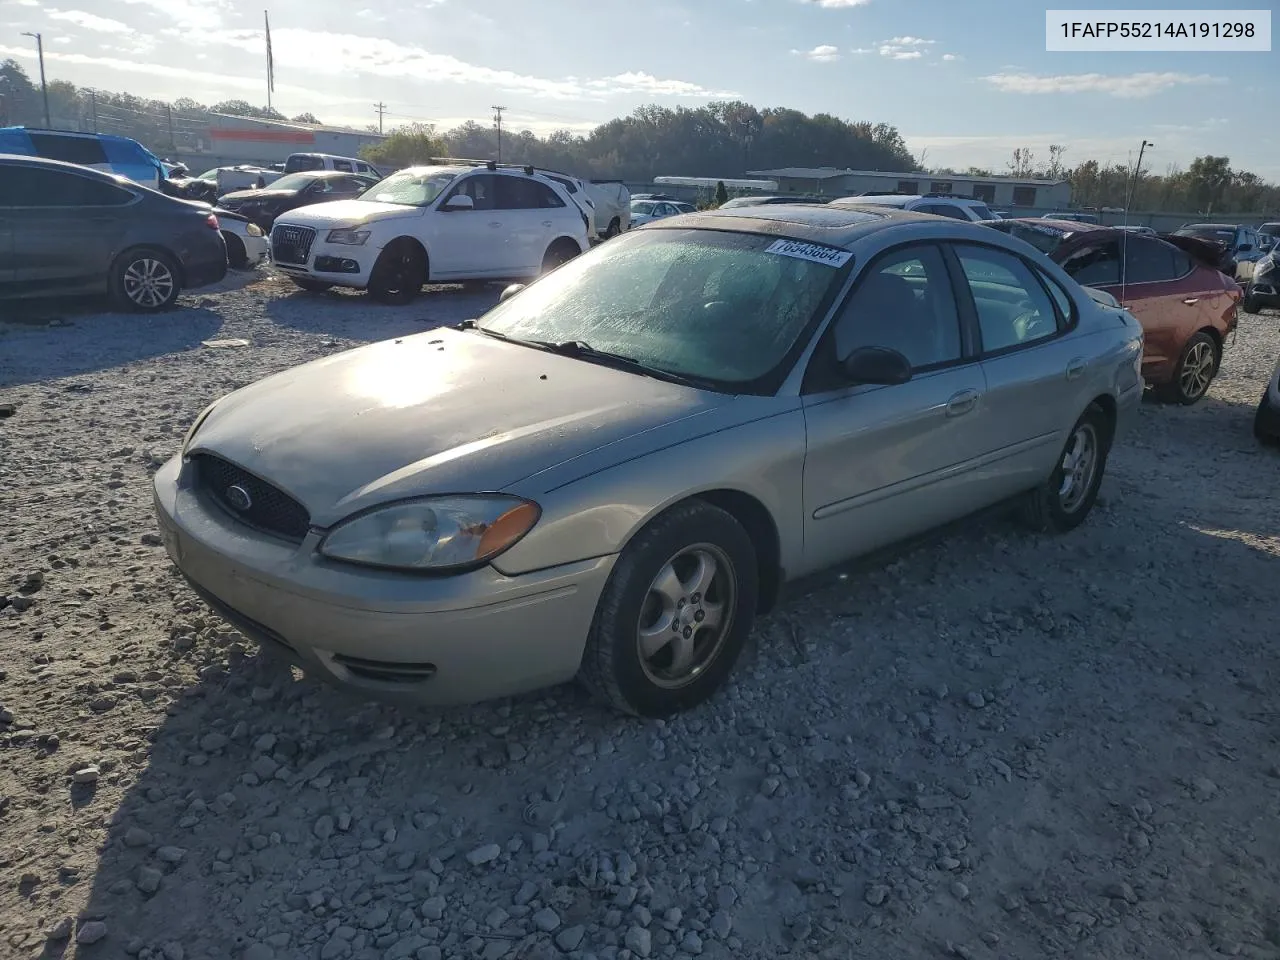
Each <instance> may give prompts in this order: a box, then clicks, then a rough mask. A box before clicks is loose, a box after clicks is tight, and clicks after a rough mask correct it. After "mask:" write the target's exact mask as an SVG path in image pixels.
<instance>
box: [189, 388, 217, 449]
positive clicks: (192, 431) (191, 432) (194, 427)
mask: <svg viewBox="0 0 1280 960" xmlns="http://www.w3.org/2000/svg"><path fill="white" fill-rule="evenodd" d="M221 399H222V398H221V397H219V398H218V400H221ZM218 400H215V401H213V403H211V404H209V405H208V406H207V407H205V408H204V409H203V410H201V411H200V415H199V416H198V417H196V419H195V422H194V423H192V424H191V429H190V430H188V431H187V435H186V436H185V437H183V438H182V448H181V453H182V455H183V456H184V457H185V456H186V455H187V447H189V446H191V441H192V440H193V439H194V438H195V435H196V431H197V430H199V429H200V427H201V426H202V425H203V424H204V422H205V420H206V419H207V418H208V416H209V414H211V413H213V408H214V407H216V406H217V405H218Z"/></svg>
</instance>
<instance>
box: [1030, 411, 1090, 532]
mask: <svg viewBox="0 0 1280 960" xmlns="http://www.w3.org/2000/svg"><path fill="white" fill-rule="evenodd" d="M1110 452H1111V421H1110V419H1109V418H1108V417H1107V415H1106V413H1104V412H1103V410H1102V408H1101V407H1099V406H1098V405H1097V404H1090V405H1089V409H1088V410H1086V411H1085V412H1084V415H1083V416H1082V417H1081V418H1080V419H1079V420H1077V421H1076V425H1075V426H1074V427H1072V428H1071V433H1070V435H1069V436H1068V437H1067V443H1066V446H1064V447H1063V448H1062V456H1061V457H1060V458H1059V459H1058V465H1057V466H1056V467H1055V468H1054V470H1053V473H1051V474H1050V475H1049V479H1048V480H1046V481H1045V482H1044V483H1043V484H1041V485H1040V486H1039V487H1037V488H1036V489H1035V490H1033V491H1032V492H1031V493H1030V494H1029V495H1028V496H1027V499H1026V500H1025V501H1024V503H1023V504H1022V511H1021V518H1022V521H1023V522H1024V523H1025V524H1026V525H1027V526H1029V527H1030V528H1031V529H1033V530H1038V531H1040V532H1045V533H1066V532H1067V531H1068V530H1074V529H1075V528H1076V527H1078V526H1080V524H1082V523H1084V521H1085V518H1086V517H1088V516H1089V512H1090V511H1091V510H1092V509H1093V505H1094V503H1095V502H1096V501H1097V499H1098V489H1099V488H1100V487H1101V486H1102V474H1103V472H1104V471H1105V470H1106V466H1107V455H1108V454H1109V453H1110Z"/></svg>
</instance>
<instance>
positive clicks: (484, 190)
mask: <svg viewBox="0 0 1280 960" xmlns="http://www.w3.org/2000/svg"><path fill="white" fill-rule="evenodd" d="M498 179H499V178H498V177H496V176H494V175H492V174H488V173H476V174H472V175H471V176H469V177H467V178H466V179H465V180H463V181H462V182H461V183H459V184H458V185H457V186H456V187H454V188H453V189H452V190H450V191H449V197H450V198H451V197H458V196H465V197H470V198H471V200H472V202H473V203H474V204H475V209H477V210H494V209H497V207H496V205H495V202H494V201H495V196H494V195H495V193H496V192H497V190H496V187H497V181H498ZM444 202H445V203H448V202H449V199H448V198H446V199H445V201H444Z"/></svg>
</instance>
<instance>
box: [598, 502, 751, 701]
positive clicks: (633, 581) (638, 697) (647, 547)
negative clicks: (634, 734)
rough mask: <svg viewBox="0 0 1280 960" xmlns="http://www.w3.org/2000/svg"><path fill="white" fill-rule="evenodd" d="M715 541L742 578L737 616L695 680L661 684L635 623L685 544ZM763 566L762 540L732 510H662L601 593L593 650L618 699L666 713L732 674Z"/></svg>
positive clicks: (702, 696) (700, 697)
mask: <svg viewBox="0 0 1280 960" xmlns="http://www.w3.org/2000/svg"><path fill="white" fill-rule="evenodd" d="M698 543H709V544H713V545H715V546H716V547H718V548H719V549H720V550H721V551H723V552H724V554H725V556H726V557H727V558H728V560H729V563H730V564H731V566H732V567H733V573H734V576H735V578H736V583H737V595H736V597H735V601H734V610H733V623H732V625H731V627H730V630H729V634H728V636H726V637H725V638H724V640H723V645H722V646H721V648H720V651H719V653H718V654H717V655H716V658H715V659H714V660H713V661H712V662H711V663H710V664H709V665H708V666H707V668H706V669H705V671H704V672H703V673H702V675H701V676H699V677H698V678H697V679H696V680H694V681H693V682H692V683H690V684H688V685H687V686H684V687H681V688H679V689H676V690H668V689H665V688H662V687H659V686H657V685H656V684H654V683H653V682H652V681H651V680H650V679H649V678H648V677H647V676H646V674H645V672H644V668H643V667H642V665H641V663H640V654H639V650H638V649H637V643H636V630H637V625H638V623H639V620H640V611H641V606H642V604H643V602H644V599H645V596H646V595H647V594H648V591H649V586H650V584H651V583H652V582H653V579H654V577H655V576H656V575H657V573H658V571H659V570H660V569H661V568H662V565H663V564H665V563H666V562H667V561H668V560H670V559H671V557H673V556H674V555H676V554H677V553H679V552H680V551H681V550H683V549H685V548H687V547H689V546H692V545H694V544H698ZM758 595H759V571H758V567H757V559H756V553H755V548H754V546H753V545H752V543H751V538H750V537H749V536H748V535H747V532H746V531H745V530H744V529H743V528H742V526H741V525H740V524H739V523H738V522H737V521H736V520H734V519H733V517H732V516H730V515H729V514H728V513H726V512H725V511H723V510H720V509H719V508H717V507H713V506H711V505H710V504H705V503H689V504H682V505H680V506H679V507H676V508H674V509H673V510H670V511H668V512H667V513H666V514H663V515H662V516H659V517H658V518H657V519H656V520H655V521H653V522H652V523H651V524H650V525H649V526H648V527H647V528H645V530H643V531H641V533H639V534H638V535H637V536H636V537H635V538H633V539H632V541H631V543H629V544H628V545H627V547H626V548H625V549H624V550H623V552H622V556H621V557H620V558H619V559H618V563H617V565H616V566H615V567H614V570H613V573H612V574H611V575H610V578H609V582H608V584H607V586H606V587H605V590H604V593H603V594H602V595H601V598H600V603H599V605H598V607H597V613H596V620H595V622H594V624H593V626H592V631H591V637H590V640H589V641H588V649H587V652H586V656H588V657H594V658H595V663H594V664H593V665H592V666H594V667H595V668H596V677H597V679H598V682H599V684H600V685H602V686H604V687H605V688H606V690H605V691H604V692H606V694H607V696H608V699H610V700H612V701H613V702H614V704H615V706H619V707H622V708H624V709H626V710H628V711H629V712H632V713H635V714H639V715H640V716H646V717H666V716H671V715H673V714H675V713H678V712H680V711H682V710H686V709H688V708H689V707H692V706H695V705H697V704H698V703H701V702H702V701H704V700H706V699H707V698H708V697H710V696H711V695H712V694H713V693H715V692H716V691H717V690H718V689H719V688H720V687H721V686H722V685H723V684H724V682H725V680H726V679H727V678H728V676H729V674H730V672H731V671H732V670H733V667H734V664H735V663H736V662H737V661H738V657H739V655H740V654H741V652H742V649H743V647H744V646H745V645H746V641H747V638H748V636H749V635H750V633H751V628H752V624H753V622H754V620H755V610H756V603H757V598H758Z"/></svg>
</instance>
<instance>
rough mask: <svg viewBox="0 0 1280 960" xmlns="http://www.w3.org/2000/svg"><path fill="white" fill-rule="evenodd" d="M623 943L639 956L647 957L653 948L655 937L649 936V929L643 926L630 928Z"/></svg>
mask: <svg viewBox="0 0 1280 960" xmlns="http://www.w3.org/2000/svg"><path fill="white" fill-rule="evenodd" d="M622 944H623V946H625V947H626V948H627V949H628V950H630V951H631V952H632V953H634V954H635V955H636V956H638V957H647V956H649V953H650V951H652V950H653V939H652V938H651V937H650V936H649V931H648V930H646V929H645V928H644V927H641V926H633V927H630V928H628V930H627V934H626V936H625V937H623V938H622Z"/></svg>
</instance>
